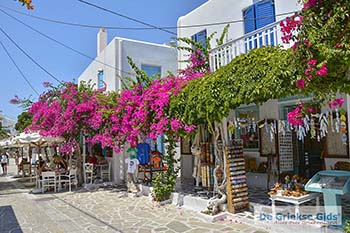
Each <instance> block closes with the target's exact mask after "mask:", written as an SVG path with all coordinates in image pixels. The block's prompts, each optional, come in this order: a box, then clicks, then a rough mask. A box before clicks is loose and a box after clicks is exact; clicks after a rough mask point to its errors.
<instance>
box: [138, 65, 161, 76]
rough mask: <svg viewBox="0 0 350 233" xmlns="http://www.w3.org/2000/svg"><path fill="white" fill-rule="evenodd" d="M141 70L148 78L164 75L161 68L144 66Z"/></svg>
mask: <svg viewBox="0 0 350 233" xmlns="http://www.w3.org/2000/svg"><path fill="white" fill-rule="evenodd" d="M141 70H143V71H144V72H145V73H146V74H147V76H148V77H152V76H155V75H156V76H157V75H161V74H162V68H161V67H160V66H151V65H142V64H141Z"/></svg>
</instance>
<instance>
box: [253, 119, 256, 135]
mask: <svg viewBox="0 0 350 233" xmlns="http://www.w3.org/2000/svg"><path fill="white" fill-rule="evenodd" d="M252 127H253V131H254V133H256V122H255V121H253V122H252Z"/></svg>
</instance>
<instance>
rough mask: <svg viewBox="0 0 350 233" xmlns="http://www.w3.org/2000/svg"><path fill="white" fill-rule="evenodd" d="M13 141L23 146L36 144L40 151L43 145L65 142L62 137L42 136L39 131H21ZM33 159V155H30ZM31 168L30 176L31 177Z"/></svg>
mask: <svg viewBox="0 0 350 233" xmlns="http://www.w3.org/2000/svg"><path fill="white" fill-rule="evenodd" d="M13 142H14V143H15V145H22V146H29V147H30V146H36V147H37V148H38V151H39V153H40V147H42V146H50V145H52V144H56V143H61V142H64V138H62V137H47V136H42V135H40V134H39V133H21V134H20V135H18V136H16V137H14V138H13ZM30 160H31V156H30ZM31 173H32V172H31V170H30V177H31Z"/></svg>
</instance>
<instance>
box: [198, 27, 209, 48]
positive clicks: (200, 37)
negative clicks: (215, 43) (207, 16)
mask: <svg viewBox="0 0 350 233" xmlns="http://www.w3.org/2000/svg"><path fill="white" fill-rule="evenodd" d="M206 41H207V30H204V31H201V32H198V33H197V42H198V43H200V44H201V45H202V46H203V47H204V48H206V47H207V42H206Z"/></svg>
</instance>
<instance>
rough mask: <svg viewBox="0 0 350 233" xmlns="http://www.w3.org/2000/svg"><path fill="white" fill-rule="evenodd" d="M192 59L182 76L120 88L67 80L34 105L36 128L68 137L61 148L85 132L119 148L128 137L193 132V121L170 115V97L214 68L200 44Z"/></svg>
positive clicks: (68, 146)
mask: <svg viewBox="0 0 350 233" xmlns="http://www.w3.org/2000/svg"><path fill="white" fill-rule="evenodd" d="M189 61H190V63H189V65H188V67H187V68H186V69H184V70H181V71H180V72H179V75H178V76H169V77H166V78H162V79H156V80H152V81H151V82H150V84H149V85H148V86H146V85H144V84H143V83H138V84H137V85H135V86H134V87H133V88H131V89H126V90H122V91H121V92H120V93H119V94H116V93H106V94H104V93H103V91H104V90H103V89H102V90H97V91H93V90H92V87H90V86H86V85H84V84H81V85H80V86H79V87H78V85H76V84H74V83H65V84H64V85H63V86H61V87H60V88H53V87H52V85H51V84H50V83H48V82H45V84H44V85H45V86H47V87H50V88H51V89H49V90H48V91H47V92H45V93H43V94H42V95H41V96H40V98H39V100H38V101H37V102H36V103H34V104H33V105H32V106H31V108H30V109H29V113H30V114H32V115H33V122H32V125H31V126H30V127H29V129H30V130H32V131H39V132H40V134H42V135H45V136H62V137H64V138H66V140H67V142H66V144H65V145H62V146H61V148H60V150H61V151H62V152H65V153H69V152H71V151H72V150H73V149H74V148H76V147H77V141H78V140H79V137H80V135H81V134H82V133H83V134H85V135H89V136H88V141H89V142H91V143H100V144H101V146H102V147H106V146H108V147H111V148H113V149H114V150H115V151H116V152H119V151H121V150H122V149H123V146H124V144H125V143H127V142H129V143H135V142H136V141H137V140H138V138H139V137H149V138H152V139H155V138H157V136H159V135H161V134H164V133H167V132H168V131H172V132H174V133H176V132H178V131H183V132H185V133H189V132H191V131H193V130H194V129H195V126H194V125H186V124H184V123H182V122H181V120H180V119H172V118H170V116H169V113H168V109H169V100H170V97H171V96H176V95H178V93H179V92H180V91H181V89H182V88H183V87H184V86H185V85H186V84H187V83H188V81H190V80H192V79H196V78H200V77H203V76H204V75H205V74H206V73H208V72H209V62H208V59H207V57H206V56H205V55H204V54H203V53H202V52H201V50H199V49H197V50H195V51H194V53H193V54H192V55H191V56H190V58H189Z"/></svg>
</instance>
